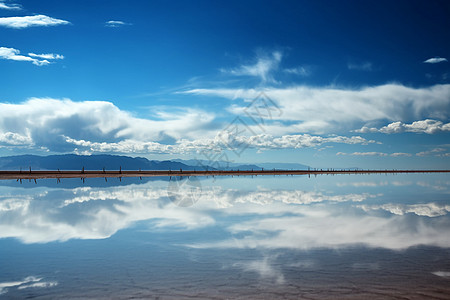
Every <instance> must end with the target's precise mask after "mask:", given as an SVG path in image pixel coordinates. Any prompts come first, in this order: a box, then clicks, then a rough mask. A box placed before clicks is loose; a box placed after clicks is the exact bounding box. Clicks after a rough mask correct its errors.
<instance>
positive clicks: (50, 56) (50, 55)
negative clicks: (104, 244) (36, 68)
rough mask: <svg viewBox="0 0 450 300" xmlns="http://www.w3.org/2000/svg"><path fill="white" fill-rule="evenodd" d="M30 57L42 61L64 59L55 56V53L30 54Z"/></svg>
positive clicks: (60, 56) (58, 55)
mask: <svg viewBox="0 0 450 300" xmlns="http://www.w3.org/2000/svg"><path fill="white" fill-rule="evenodd" d="M28 55H29V56H31V57H35V58H42V59H64V56H63V55H60V54H53V53H47V54H35V53H28Z"/></svg>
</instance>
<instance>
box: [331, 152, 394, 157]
mask: <svg viewBox="0 0 450 300" xmlns="http://www.w3.org/2000/svg"><path fill="white" fill-rule="evenodd" d="M336 155H354V156H388V154H387V153H383V152H353V153H344V152H338V153H336Z"/></svg>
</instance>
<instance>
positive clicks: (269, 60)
mask: <svg viewBox="0 0 450 300" xmlns="http://www.w3.org/2000/svg"><path fill="white" fill-rule="evenodd" d="M282 56H283V54H282V53H281V52H280V51H274V52H272V53H271V54H267V53H261V54H259V55H258V56H257V58H256V62H255V63H254V64H252V65H242V66H240V67H238V68H234V69H222V70H221V71H222V72H224V73H229V74H232V75H236V76H254V77H259V78H260V79H261V81H262V82H264V83H266V82H276V81H275V79H274V78H273V76H272V74H271V73H272V72H273V71H276V70H277V69H278V66H279V64H280V62H281V58H282Z"/></svg>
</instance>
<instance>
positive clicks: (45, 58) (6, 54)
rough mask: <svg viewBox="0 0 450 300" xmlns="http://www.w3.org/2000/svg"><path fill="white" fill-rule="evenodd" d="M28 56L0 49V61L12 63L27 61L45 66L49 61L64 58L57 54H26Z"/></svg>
mask: <svg viewBox="0 0 450 300" xmlns="http://www.w3.org/2000/svg"><path fill="white" fill-rule="evenodd" d="M28 55H29V56H26V55H22V54H20V51H19V50H17V49H14V48H7V47H0V59H7V60H14V61H28V62H31V63H32V64H34V65H36V66H45V65H48V64H50V61H49V60H54V59H63V58H64V56H62V55H59V54H34V53H28Z"/></svg>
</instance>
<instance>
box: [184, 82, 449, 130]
mask: <svg viewBox="0 0 450 300" xmlns="http://www.w3.org/2000/svg"><path fill="white" fill-rule="evenodd" d="M183 93H185V94H192V95H203V96H218V97H223V98H226V99H230V100H235V102H236V104H233V105H231V106H230V108H229V110H230V111H232V112H233V113H235V114H238V115H245V111H246V107H247V105H248V103H244V105H242V104H238V102H239V101H238V100H240V99H255V98H256V97H257V96H258V95H259V93H260V92H259V91H257V90H254V89H192V90H188V91H185V92H183ZM264 93H265V95H267V97H268V98H270V99H271V100H272V101H273V102H274V103H276V105H277V106H278V107H279V109H280V110H281V111H283V114H282V115H280V116H272V117H271V118H272V120H273V121H280V122H290V123H289V127H290V128H293V127H295V129H296V130H297V132H309V133H318V134H322V133H336V132H338V131H340V130H351V129H353V128H355V125H356V124H361V123H367V122H369V121H378V120H389V121H399V120H400V121H401V122H405V121H410V120H417V119H424V118H438V119H447V118H448V117H449V116H450V114H449V113H450V112H449V110H448V107H449V105H450V84H442V85H434V86H431V87H427V88H412V87H407V86H404V85H401V84H385V85H378V86H372V87H364V88H359V89H351V88H333V87H309V86H292V87H286V88H266V89H264ZM361 125H362V124H361ZM361 125H359V126H361ZM418 125H419V124H418ZM418 125H417V126H416V125H415V127H418ZM359 126H358V127H359Z"/></svg>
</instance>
